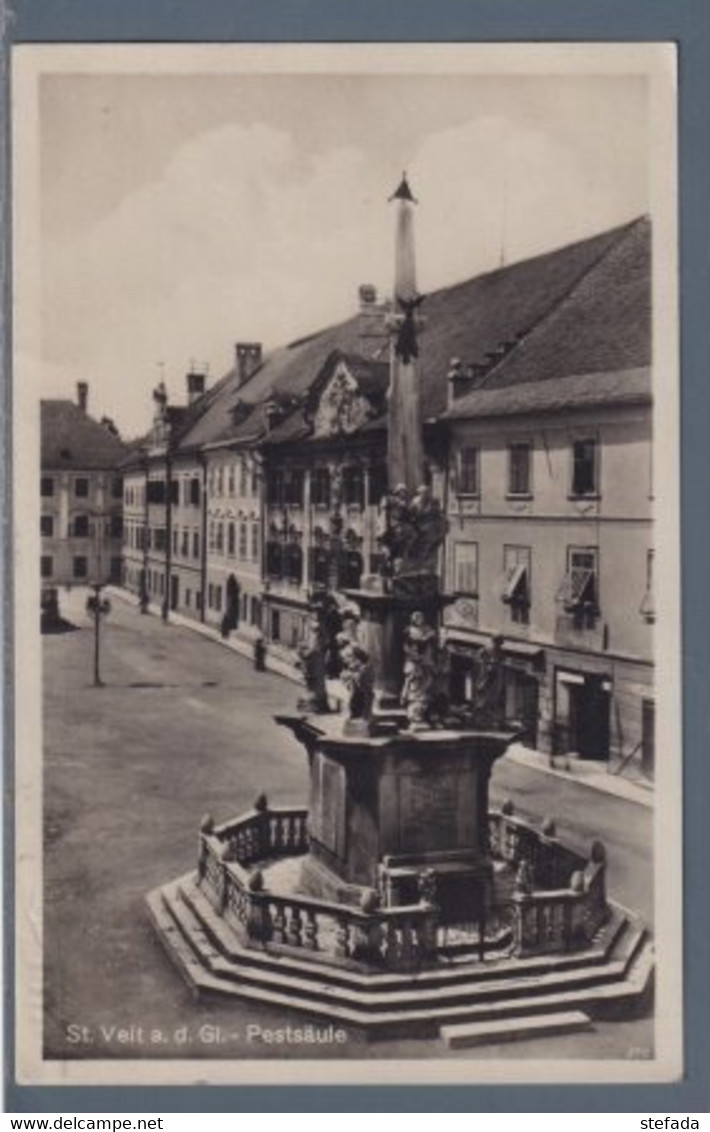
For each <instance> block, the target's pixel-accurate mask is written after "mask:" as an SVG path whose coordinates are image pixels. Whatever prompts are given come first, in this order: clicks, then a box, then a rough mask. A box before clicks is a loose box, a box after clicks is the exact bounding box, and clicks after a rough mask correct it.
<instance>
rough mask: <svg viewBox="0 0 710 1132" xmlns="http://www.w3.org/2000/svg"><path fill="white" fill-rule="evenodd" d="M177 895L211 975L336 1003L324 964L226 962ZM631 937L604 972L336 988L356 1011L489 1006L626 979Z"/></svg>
mask: <svg viewBox="0 0 710 1132" xmlns="http://www.w3.org/2000/svg"><path fill="white" fill-rule="evenodd" d="M175 895H176V899H173V900H172V901H171V902H170V911H171V913H172V915H173V918H174V919H175V920H176V922H177V923H178V925H179V926H180V928H181V930H182V933H183V935H184V936H185V938H186V939H187V940H188V942H190V943H191V945H192V946H193V949H194V950H195V953H196V955H197V957H198V958H202V960H203V962H204V963H205V964H206V965H207V966H208V968H209V970H210V971H211V973H212V974H214V975H217V976H221V977H223V978H226V979H233V978H238V979H239V981H244V980H245V979H247V978H248V979H249V980H250V981H251V982H253V983H257V982H258V983H259V984H260V985H265V986H268V987H278V986H283V985H284V981H285V980H286V981H287V982H288V985H289V987H290V988H291V989H293V990H294V991H295V992H296V993H303V994H309V995H311V996H313V998H314V999H316V1000H317V1001H324V1000H325V1001H328V1000H331V999H332V998H333V995H334V992H336V986H335V985H334V983H333V980H331V979H330V978H329V977H328V975H329V971H328V968H327V966H326V965H325V964H320V965H319V969H318V971H316V970H314V969H313V968H312V967H311V968H310V969H309V968H308V967H307V966H306V965H304V967H303V968H302V970H301V971H300V972H298V973H296V972H294V971H290V972H287V971H286V970H284V968H283V965H281V964H279V966H278V969H277V970H275V971H274V970H273V963H274V959H277V957H276V956H273V955H272V953H271V952H270V951H269V952H263V951H261V952H251V953H249V952H248V949H246V948H242V949H241V950H239V951H238V952H237V953H236V956H235V955H234V952H233V953H232V955H233V957H230V958H229V959H226V958H223V957H222V956H221V955H220V952H219V950H218V949H217V948H215V947H214V945H213V944H212V942H211V940H210V938H209V933H208V932H206V931H205V927H204V924H203V923H202V922H201V921H200V920H198V918H197V917H196V916H195V914H194V912H193V911H192V910H191V909H190V908H189V906H188V905H187V904H186V903H185V902H184V901H182V900H181V899H180V895H181V892H180V889H178V890H177V891H176V894H175ZM217 919H219V917H217ZM627 935H628V938H626V937H625V938H624V941H623V942H624V943H625V945H626V946H625V948H624V954H621V955H620V956H619V957H618V958H616V957H615V958H614V960H613V961H608V962H607V963H606V964H605V965H602V966H598V965H592V966H590V965H588V964H579V965H577V966H576V967H575V968H573V969H572V970H559V969H558V970H552V971H550V970H549V969H546V968H545V967H540V968H539V969H538V970H536V971H535V972H534V973H532V974H529V973H527V974H526V973H521V972H520V970H519V967H518V961H517V960H515V959H509V960H508V961H507V963H506V964H505V968H503V969H501V968H499V971H498V976H499V977H498V978H487V979H482V978H480V975H479V971H480V968H481V964H474V965H472V966H471V967H470V968H469V969H468V971H467V972H466V976H465V981H458V982H456V983H455V984H449V985H443V986H442V985H440V986H438V987H427V986H423V985H421V980H419V981H418V982H417V983H416V985H412V977H411V976H407V975H404V976H402V977H401V981H400V984H399V986H398V987H397V988H388V989H384V988H382V987H379V988H378V989H377V990H373V989H370V988H367V989H366V988H363V987H360V988H352V987H347V986H344V985H342V984H340V985H337V998H338V1001H339V1002H341V1003H350V1004H352V1005H353V1006H355V1007H360V1008H367V1009H369V1010H371V1011H373V1012H381V1011H384V1010H386V1009H388V1008H389V1009H392V1008H399V1009H410V1008H412V1007H413V1006H415V1005H426V1004H428V1003H430V1002H436V1003H439V1004H441V1005H442V1006H446V1005H449V1004H450V1005H457V1004H458V1003H459V1002H460V1001H461V1000H462V998H465V1000H466V1001H476V1002H479V1001H480V1002H484V1001H489V1000H491V999H495V998H498V997H499V996H501V995H505V996H506V997H508V998H512V997H517V996H521V997H522V996H525V995H527V994H529V993H530V992H531V991H532V992H533V993H536V994H537V993H541V992H543V991H544V990H545V989H547V988H548V987H555V988H558V989H562V990H573V989H578V988H579V987H580V986H584V985H586V984H589V983H590V982H594V983H599V982H602V981H604V982H611V981H613V980H615V979H618V978H621V977H623V975H624V974H625V971H626V967H627V965H628V961H629V959H630V958H631V956H632V952H633V949H634V948H635V947H638V946H640V944H641V942H642V933H641V932H636V933H633V932H630V933H627ZM247 956H248V958H247ZM257 956H258V960H259V961H258V962H257ZM278 958H280V957H278ZM304 976H305V977H304Z"/></svg>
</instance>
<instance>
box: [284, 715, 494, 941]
mask: <svg viewBox="0 0 710 1132" xmlns="http://www.w3.org/2000/svg"><path fill="white" fill-rule="evenodd" d="M277 720H278V722H279V723H281V724H283V725H285V726H287V727H288V728H289V729H290V730H291V731H292V732H293V733H294V735H295V736H296V738H297V739H298V740H299V741H300V742H301V743H303V745H304V746H305V748H306V750H307V751H308V758H309V775H310V791H309V792H310V800H309V826H308V847H309V852H308V857H307V859H306V863H305V866H304V869H303V873H302V878H301V887H302V890H303V891H304V892H307V893H309V894H310V895H313V896H317V897H319V898H321V899H326V900H335V901H338V902H342V903H351V904H353V903H358V902H359V901H360V900H361V899H362V897H363V895H364V892H365V890H366V889H377V890H378V891H380V892H381V893H382V894H383V895H384V896H385V897H386V898H387V899H388V900H389V902H390V903H401V904H405V903H418V901H419V899H420V894H419V892H418V890H417V884H418V879H419V878H420V876H421V875H422V874H424V873H426V872H428V871H429V872H433V874H434V877H435V881H436V884H437V887H438V897H437V898H438V900H439V901H441V899H442V898H443V899H445V901H446V903H447V904H449V905H450V906H451V907H450V908H449V910H448V911H449V912H450V913H452V914H453V913H455V910H456V909H455V905H456V904H457V903H459V902H460V904H461V908H462V910H463V908H464V906H465V905H466V903H467V900H468V895H470V892H471V888H472V885H473V886H474V887H476V888H477V891H479V893H480V886H481V884H482V883H484V882H485V880H486V878H487V876H488V873H489V847H488V781H489V777H490V773H491V769H492V766H493V763H494V761H495V759H497V758H498V757H499V756H500V755H502V754H503V753H504V751H505V749H506V748H507V746H508V744H509V743H510V742H511V741H512V739H513V738H514V736H513V734H512V733H511V734H508V733H504V732H492V731H491V732H488V731H433V730H432V731H424V732H417V733H414V734H412V733H400V734H397V735H392V736H366V735H349V734H343V721H342V719H338V718H337V717H327V716H310V717H306V718H303V717H301V718H293V717H287V716H279V717H277ZM467 894H468V895H467ZM445 918H447V919H451V918H452V915H446V910H445Z"/></svg>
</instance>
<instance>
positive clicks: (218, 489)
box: [214, 468, 224, 495]
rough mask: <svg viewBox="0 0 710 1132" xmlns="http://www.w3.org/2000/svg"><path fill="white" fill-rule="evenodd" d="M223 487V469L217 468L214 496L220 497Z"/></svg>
mask: <svg viewBox="0 0 710 1132" xmlns="http://www.w3.org/2000/svg"><path fill="white" fill-rule="evenodd" d="M223 487H224V469H223V468H217V471H216V472H215V487H214V493H215V495H222V491H223Z"/></svg>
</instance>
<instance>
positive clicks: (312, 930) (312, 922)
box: [303, 908, 318, 951]
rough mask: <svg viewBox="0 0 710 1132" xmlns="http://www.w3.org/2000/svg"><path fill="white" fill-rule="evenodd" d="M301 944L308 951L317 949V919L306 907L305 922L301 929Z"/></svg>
mask: <svg viewBox="0 0 710 1132" xmlns="http://www.w3.org/2000/svg"><path fill="white" fill-rule="evenodd" d="M303 946H304V947H305V948H307V949H308V951H317V950H318V920H317V918H316V914H315V912H313V911H312V910H311V909H310V908H307V909H306V923H305V926H304V929H303Z"/></svg>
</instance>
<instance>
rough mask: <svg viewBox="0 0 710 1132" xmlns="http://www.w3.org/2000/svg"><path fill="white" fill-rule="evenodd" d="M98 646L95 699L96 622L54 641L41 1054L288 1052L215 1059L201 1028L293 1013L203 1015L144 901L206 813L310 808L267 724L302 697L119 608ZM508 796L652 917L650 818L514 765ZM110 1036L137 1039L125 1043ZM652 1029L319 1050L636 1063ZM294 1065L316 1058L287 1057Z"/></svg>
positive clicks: (296, 764)
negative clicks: (596, 861)
mask: <svg viewBox="0 0 710 1132" xmlns="http://www.w3.org/2000/svg"><path fill="white" fill-rule="evenodd" d="M102 643H103V647H102V676H103V679H104V681H105V683H106V686H105V687H103V688H93V687H92V686H91V680H92V660H93V633H92V629H91V626H90V625H89V622H88V620H87V619H86V618H85V617H83V616H82V617H81V618H80V620H79V628H78V629H77V630H76V631H75V632H67V633H64V634H57V635H50V636H45V637H44V638H43V648H44V674H45V707H44V710H45V717H44V727H45V758H46V773H45V814H44V822H45V847H46V857H45V898H46V907H45V925H44V930H45V944H46V946H45V954H46V961H45V986H46V1031H45V1052H46V1056H50V1057H51V1056H61V1057H67V1056H79V1057H87V1056H88V1057H149V1056H162V1057H167V1056H173V1057H174V1056H176V1055H177V1056H184V1055H186V1054H189V1055H191V1056H202V1057H211V1056H215V1055H216V1053H217V1052H218V1053H219V1056H220V1057H225V1056H227V1057H229V1056H234V1057H243V1056H247V1057H256V1056H259V1057H260V1056H263V1057H281V1056H283V1047H278V1046H276V1047H275V1046H273V1045H271V1046H269V1045H267V1044H264V1045H261V1044H259V1043H252V1044H250V1045H248V1046H247V1044H246V1042H245V1040H244V1038H243V1037H242V1038H235V1039H234V1041H233V1042H232V1043H231V1044H230V1045H228V1046H224V1045H223V1046H220V1047H219V1050H218V1051H217V1050H215V1048H214V1046H211V1045H210V1044H209V1042H207V1041H205V1040H204V1036H205V1032H204V1031H203V1033H202V1036H201V1035H200V1026H201V1025H203V1024H205V1023H207V1024H220V1023H221V1022H223V1020H227V1022H228V1024H229V1025H230V1028H231V1030H234V1028H235V1026H238V1027H239V1031H240V1034H242V1035H243V1034H244V1031H245V1028H246V1026H247V1025H248V1024H249V1023H252V1022H261V1023H262V1024H263V1025H270V1026H275V1025H279V1024H281V1025H283V1024H284V1022H285V1021H286V1020H287V1019H285V1018H284V1016H283V1015H281V1014H280V1013H278V1012H274V1011H272V1010H270V1009H269V1008H266V1007H264V1008H255V1007H252V1006H246V1005H244V1006H243V1005H240V1004H234V1003H230V1004H217V1005H213V1006H209V1007H208V1006H203V1005H200V1004H196V1003H195V1001H194V1000H193V999H192V998H191V996H190V994H189V992H188V990H187V988H186V987H185V986H184V985H183V983H182V981H181V979H180V978H179V976H178V975H177V974H176V972H175V971H174V970H173V969H172V967H171V966H170V963H169V962H168V960H167V958H166V956H165V954H164V953H163V951H162V949H161V948H160V946H159V944H158V943H157V942H156V940H155V938H154V937H153V934H152V931H151V929H150V927H149V925H148V920H147V916H146V912H145V908H144V904H143V901H144V897H145V894H146V892H148V891H149V890H150V889H151V888H153V887H154V886H156V885H158V884H160V883H162V882H164V881H166V880H169V879H171V878H173V877H175V876H177V875H179V874H180V873H182V872H186V871H187V870H189V869H190V868H192V867H193V866H194V864H195V859H196V844H197V839H196V833H197V828H198V825H199V821H200V818H201V817H202V815H203V814H205V813H207V812H209V813H211V814H213V815H214V817H215V818H216V819H217V820H222V819H224V818H227V817H229V816H231V815H233V814H236V813H239V812H240V811H242V810H244V809H247V808H248V807H249V806H250V805H251V804H252V803H253V801H254V799H255V798H256V796H257V794H259V792H260V791H262V790H265V791H266V792H267V794H268V795H269V797H270V799H271V800H273V801H274V802H278V803H282V804H293V803H296V804H297V803H302V802H304V801H305V791H306V773H305V754H304V752H303V751H302V749H301V748H300V746H299V745H298V744H297V743H296V742H295V740H293V739H292V738H291V737H290V735H289V734H288V733H287V732H285V731H284V730H282V729H281V728H279V727H277V726H276V724H275V723H274V722H273V721H272V716H273V715H274V713H275V712H278V711H283V710H288V709H289V708H291V707H293V705H294V702H295V698H296V695H297V689H296V687H295V685H294V684H293V683H291V682H289V681H287V680H285V679H283V678H282V677H279V676H276V675H273V674H272V673H256V672H254V671H253V668H252V666H251V664H250V663H249V662H248V661H247V660H245V659H243V658H242V657H240V656H238V655H236V654H235V653H234V652H232V651H230V650H228V649H225V648H223V647H221V646H220V645H219V644H218V643H216V642H213V641H211V640H207V639H205V638H203V637H202V636H200V635H198V634H196V633H193V632H191V631H189V630H186V629H183V628H179V627H176V626H173V625H164V624H163V623H162V622H161V621H160V620H159V619H158V618H156V617H154V616H141V615H140V613H139V612H138V611H137V609H136V608H135V607H134V606H130V605H125V604H124V603H123V602H122V601H120V600H115V601H114V602H113V609H112V613H111V615H110V617H109V618H108V619H107V620H106V622H105V623H104V625H103V626H102ZM508 795H510V796H513V797H514V798H515V800H516V806H517V809H518V811H519V812H520V813H522V814H524V815H530V816H535V817H537V818H542V817H544V816H546V815H548V814H549V815H552V816H554V817H555V819H556V820H557V822H558V831H559V833H560V835H561V837H562V838H563V839H566V840H568V841H569V842H571V843H572V844H575V845H579V846H581V847H583V848H585V849H586V848H588V846H589V844H590V842H591V840H592V839H593V838H594V837H601V838H602V840H603V841H604V842H605V843H606V845H607V848H608V851H609V856H610V861H611V865H610V874H609V876H610V889H611V894H612V895H613V896H615V897H616V898H617V899H619V900H620V901H621V902H622V903H627V904H629V905H631V906H632V907H635V908H637V909H638V910H639V911H641V912H642V913H643V914H644V915H645V916H646V917H647V918H648V919H649V920H650V917H651V912H652V908H651V853H650V848H649V847H650V836H651V821H652V811H651V810H649V809H647V808H644V807H642V806H639V805H635V804H633V803H631V802H627V801H625V800H622V799H618V798H611V797H607V796H605V795H603V794H600V793H598V792H596V791H593V790H590V789H588V788H587V787H585V786H583V785H577V784H576V783H569V782H566V781H561V780H559V779H556V778H552V777H550V776H549V775H545V774H544V773H542V772H540V771H538V770H534V769H530V768H528V767H522V766H518V765H516V764H513V763H512V762H509V761H508V762H506V761H505V760H504V761H503V762H501V763H500V764H499V765H498V767H497V769H496V771H495V773H494V781H493V800H494V801H500V800H501V799H502V798H503V797H506V796H508ZM102 1026H103V1027H104V1028H105V1029H104V1030H103V1031H102V1029H101V1027H102ZM116 1026H123V1027H130V1026H133V1027H134V1029H133V1030H132V1031H130V1034H129V1036H128V1039H127V1040H126V1041H125V1042H121V1041H119V1040H118V1037H117V1035H116V1031H113V1030H111V1027H116ZM81 1027H87V1030H86V1032H83V1031H82V1030H81ZM136 1027H137V1028H139V1030H140V1034H142V1036H140V1034H139V1032H138V1029H136ZM184 1027H187V1031H186V1030H184V1029H182V1028H184ZM152 1028H160V1029H161V1031H162V1033H163V1034H164V1035H165V1041H164V1043H163V1044H162V1045H160V1046H158V1047H157V1048H151V1047H150V1046H149V1045H146V1044H144V1043H145V1041H146V1034H147V1033H148V1032H149V1031H150V1029H152ZM650 1033H651V1024H650V1022H648V1021H643V1020H642V1021H634V1022H626V1023H618V1024H616V1025H604V1026H599V1027H597V1028H596V1030H595V1031H594V1032H591V1033H589V1034H585V1035H582V1036H580V1037H579V1038H575V1039H574V1041H573V1042H570V1040H569V1039H568V1038H559V1039H548V1040H544V1041H536V1042H532V1041H529V1042H525V1043H515V1044H514V1045H512V1046H506V1047H496V1046H490V1047H487V1048H485V1049H484V1050H473V1051H468V1052H466V1053H464V1054H463V1055H462V1054H461V1053H460V1052H457V1053H456V1054H455V1055H452V1054H450V1053H449V1052H448V1051H447V1050H446V1049H445V1048H444V1047H443V1045H441V1044H440V1043H438V1042H414V1041H406V1042H386V1043H378V1044H375V1045H368V1044H366V1043H364V1042H362V1041H360V1040H359V1039H358V1038H357V1037H355V1036H351V1038H350V1040H349V1041H348V1043H347V1045H346V1046H345V1047H343V1046H327V1045H325V1046H322V1047H319V1051H318V1055H319V1056H323V1057H329V1056H332V1057H343V1056H350V1057H362V1058H367V1057H383V1056H385V1057H395V1056H396V1057H433V1056H436V1057H443V1056H457V1057H461V1056H464V1057H468V1058H490V1057H496V1056H506V1057H538V1058H543V1057H555V1056H564V1057H566V1058H569V1057H570V1056H573V1057H599V1056H615V1057H626V1056H629V1050H630V1049H632V1048H636V1049H637V1050H638V1049H646V1050H647V1049H648V1047H649V1044H650ZM176 1035H177V1036H176ZM183 1037H184V1038H185V1041H184V1042H182V1038H183ZM289 1055H290V1056H308V1055H309V1051H308V1048H307V1047H306V1048H305V1049H304V1050H303V1053H301V1054H299V1047H291V1048H290V1049H289ZM311 1055H312V1053H311Z"/></svg>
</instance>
